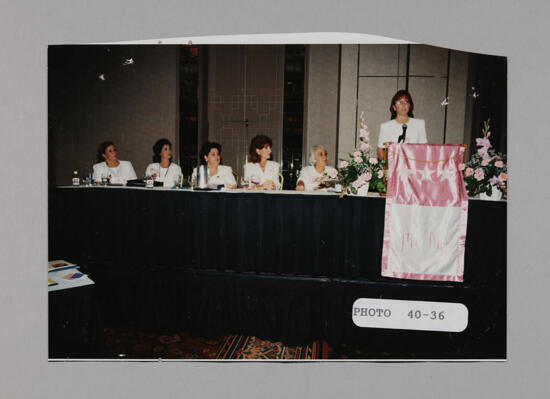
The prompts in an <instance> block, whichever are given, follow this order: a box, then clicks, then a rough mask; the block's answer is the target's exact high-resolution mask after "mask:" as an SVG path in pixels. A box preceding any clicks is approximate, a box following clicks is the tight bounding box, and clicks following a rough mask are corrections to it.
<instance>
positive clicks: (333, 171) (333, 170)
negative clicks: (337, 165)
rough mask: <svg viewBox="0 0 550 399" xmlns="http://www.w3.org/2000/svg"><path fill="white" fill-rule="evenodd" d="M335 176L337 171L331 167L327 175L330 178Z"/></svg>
mask: <svg viewBox="0 0 550 399" xmlns="http://www.w3.org/2000/svg"><path fill="white" fill-rule="evenodd" d="M336 176H338V172H337V171H336V169H332V170H331V171H330V172H328V177H330V178H331V179H336Z"/></svg>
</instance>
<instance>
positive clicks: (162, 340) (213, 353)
mask: <svg viewBox="0 0 550 399" xmlns="http://www.w3.org/2000/svg"><path fill="white" fill-rule="evenodd" d="M104 332H105V357H106V358H118V359H159V358H162V359H219V360H221V359H279V360H280V359H327V358H328V357H329V353H330V352H332V348H329V346H328V344H327V343H326V342H319V341H316V342H313V343H311V344H310V345H304V346H294V347H290V346H285V345H284V344H283V343H281V342H271V341H268V340H262V339H260V338H257V337H253V336H243V335H238V334H231V335H223V336H220V337H217V338H216V339H205V338H199V337H193V336H191V335H190V334H189V332H188V331H183V332H178V333H173V334H167V335H159V334H155V333H146V332H141V331H135V330H132V329H113V328H106V329H105V331H104Z"/></svg>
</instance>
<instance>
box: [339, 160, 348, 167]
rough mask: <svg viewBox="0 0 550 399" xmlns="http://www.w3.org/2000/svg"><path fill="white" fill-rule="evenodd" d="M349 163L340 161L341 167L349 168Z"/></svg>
mask: <svg viewBox="0 0 550 399" xmlns="http://www.w3.org/2000/svg"><path fill="white" fill-rule="evenodd" d="M348 165H349V163H348V161H342V162H340V167H341V168H347V167H348Z"/></svg>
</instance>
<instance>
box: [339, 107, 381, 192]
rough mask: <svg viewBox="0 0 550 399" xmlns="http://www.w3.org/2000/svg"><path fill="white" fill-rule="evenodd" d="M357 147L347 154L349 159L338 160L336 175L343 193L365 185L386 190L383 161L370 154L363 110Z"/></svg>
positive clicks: (372, 189)
mask: <svg viewBox="0 0 550 399" xmlns="http://www.w3.org/2000/svg"><path fill="white" fill-rule="evenodd" d="M359 140H360V141H361V144H360V146H359V149H357V150H355V151H354V152H352V153H351V154H349V158H350V159H349V160H344V159H341V160H340V165H339V168H338V175H339V178H340V184H342V187H343V190H344V191H343V192H344V193H348V194H349V193H353V194H357V193H358V190H359V189H360V188H362V187H364V186H365V185H368V186H367V187H368V188H369V190H371V191H378V192H379V193H385V192H386V185H385V184H384V165H385V161H379V160H378V158H377V157H376V156H371V155H370V150H371V146H370V142H369V140H370V138H369V130H368V126H367V124H366V123H365V119H364V117H363V112H361V116H360V129H359Z"/></svg>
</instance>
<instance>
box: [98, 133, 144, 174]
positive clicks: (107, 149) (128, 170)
mask: <svg viewBox="0 0 550 399" xmlns="http://www.w3.org/2000/svg"><path fill="white" fill-rule="evenodd" d="M97 160H98V163H96V164H95V165H94V166H93V169H94V175H93V179H94V181H96V182H101V178H102V177H107V178H109V181H110V182H111V183H113V184H126V182H127V181H128V180H133V179H137V176H136V172H135V171H134V167H133V166H132V164H131V163H130V161H119V160H118V158H117V151H116V147H115V144H114V143H113V142H112V141H104V142H103V143H101V144H100V145H99V148H98V149H97Z"/></svg>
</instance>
